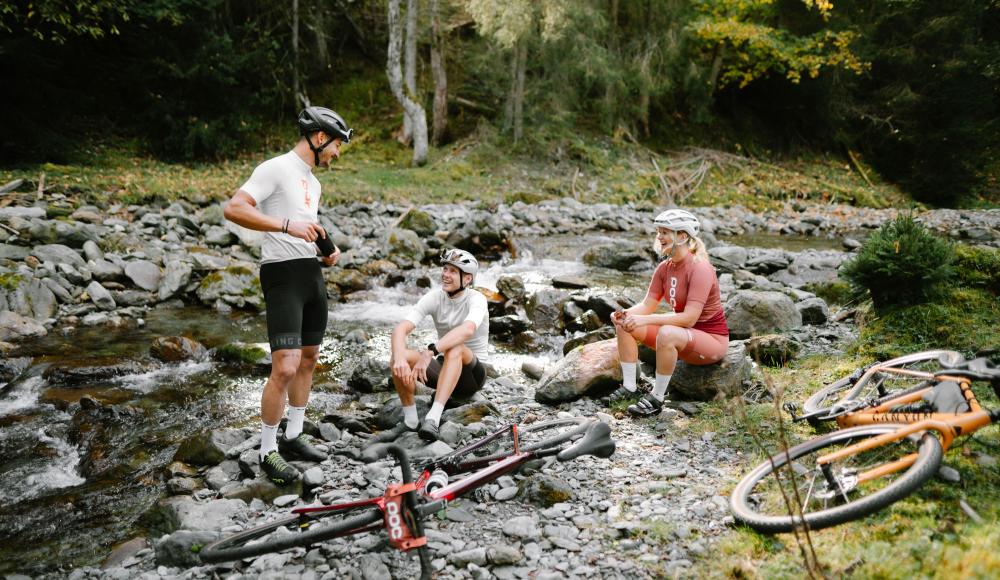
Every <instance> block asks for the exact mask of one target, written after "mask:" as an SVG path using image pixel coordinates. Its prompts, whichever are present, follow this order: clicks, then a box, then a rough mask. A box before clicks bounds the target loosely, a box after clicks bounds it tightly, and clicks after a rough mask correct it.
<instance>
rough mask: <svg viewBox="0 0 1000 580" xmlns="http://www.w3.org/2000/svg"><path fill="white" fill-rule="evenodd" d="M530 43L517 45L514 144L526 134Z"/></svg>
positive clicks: (524, 42) (523, 42)
mask: <svg viewBox="0 0 1000 580" xmlns="http://www.w3.org/2000/svg"><path fill="white" fill-rule="evenodd" d="M527 61H528V43H527V42H526V41H524V40H521V41H520V42H518V43H517V64H516V69H517V75H516V76H515V82H514V143H517V142H518V141H520V140H521V137H522V135H523V134H524V69H525V68H527V65H528V62H527Z"/></svg>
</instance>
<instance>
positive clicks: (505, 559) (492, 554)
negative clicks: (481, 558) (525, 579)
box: [486, 545, 524, 566]
mask: <svg viewBox="0 0 1000 580" xmlns="http://www.w3.org/2000/svg"><path fill="white" fill-rule="evenodd" d="M486 559H487V560H488V561H489V563H490V564H493V565H494V566H512V565H514V564H517V563H519V562H520V561H521V560H523V559H524V555H523V554H521V550H518V549H517V547H515V546H505V545H495V546H492V547H490V548H489V549H487V550H486Z"/></svg>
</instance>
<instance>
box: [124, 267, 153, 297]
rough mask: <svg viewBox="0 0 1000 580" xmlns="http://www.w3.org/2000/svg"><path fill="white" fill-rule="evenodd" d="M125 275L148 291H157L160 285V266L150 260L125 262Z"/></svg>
mask: <svg viewBox="0 0 1000 580" xmlns="http://www.w3.org/2000/svg"><path fill="white" fill-rule="evenodd" d="M125 277H126V278H128V279H129V280H131V281H132V283H133V284H135V285H136V286H138V287H139V288H142V289H143V290H146V291H147V292H156V291H157V290H158V289H159V287H160V278H161V274H160V268H159V267H158V266H157V265H156V264H154V263H152V262H150V261H148V260H131V261H129V262H127V263H126V264H125Z"/></svg>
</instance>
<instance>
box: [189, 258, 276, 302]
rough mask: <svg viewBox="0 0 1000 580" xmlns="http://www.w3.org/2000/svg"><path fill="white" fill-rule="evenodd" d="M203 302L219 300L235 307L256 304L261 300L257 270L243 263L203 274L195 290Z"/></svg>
mask: <svg viewBox="0 0 1000 580" xmlns="http://www.w3.org/2000/svg"><path fill="white" fill-rule="evenodd" d="M196 293H197V295H198V298H199V299H200V300H201V301H202V302H204V303H205V304H214V303H215V302H216V301H217V300H221V301H223V302H226V303H228V304H232V305H234V306H237V307H243V306H245V305H250V306H257V305H259V304H260V302H261V295H260V280H259V279H258V277H257V272H256V271H255V270H254V269H253V268H251V267H249V266H243V265H233V266H228V267H226V268H224V269H222V270H216V271H215V272H211V273H209V274H208V275H207V276H205V277H204V278H203V279H202V281H201V284H199V285H198V289H197V291H196Z"/></svg>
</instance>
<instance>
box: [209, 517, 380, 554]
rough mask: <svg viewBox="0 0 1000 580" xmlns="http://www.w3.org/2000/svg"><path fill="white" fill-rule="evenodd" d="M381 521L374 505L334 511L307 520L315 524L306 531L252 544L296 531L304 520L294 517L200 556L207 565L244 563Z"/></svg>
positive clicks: (225, 540) (236, 536)
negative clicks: (278, 532) (281, 531)
mask: <svg viewBox="0 0 1000 580" xmlns="http://www.w3.org/2000/svg"><path fill="white" fill-rule="evenodd" d="M338 516H339V517H338ZM334 520H336V521H334ZM381 520H382V512H380V511H379V510H378V508H376V507H373V506H365V507H364V508H360V509H353V510H343V511H331V512H329V514H323V515H318V516H316V515H314V516H313V517H310V518H309V519H308V520H306V521H309V522H310V523H311V525H310V527H309V528H308V529H306V530H305V531H301V532H296V531H291V532H289V533H288V534H281V535H279V536H277V537H275V538H271V539H270V540H265V541H260V542H257V543H255V544H251V543H250V542H253V541H254V540H257V539H259V538H263V537H265V536H267V535H268V534H271V533H272V532H274V531H276V530H278V529H279V528H281V527H286V528H290V529H292V530H295V529H297V528H299V523H300V522H301V521H302V518H301V517H300V516H297V515H292V516H287V517H284V518H280V519H277V520H275V521H273V522H268V523H266V524H263V525H260V526H256V527H253V528H250V529H248V530H244V531H242V532H238V533H236V534H233V535H231V536H228V537H226V538H222V539H221V540H218V541H216V542H214V543H212V544H209V545H208V546H206V547H204V548H203V549H202V550H201V552H200V554H199V555H200V557H201V561H202V562H205V563H207V564H214V563H218V562H228V561H232V560H242V559H244V558H252V557H254V556H260V555H262V554H268V553H271V552H280V551H282V550H287V549H288V548H294V547H297V546H301V547H306V546H309V545H311V544H315V543H317V542H322V541H325V540H329V539H332V538H335V537H337V536H342V535H348V534H349V533H350V532H351V531H352V530H357V529H359V528H364V527H366V526H370V525H371V524H374V523H375V522H378V521H381Z"/></svg>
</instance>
